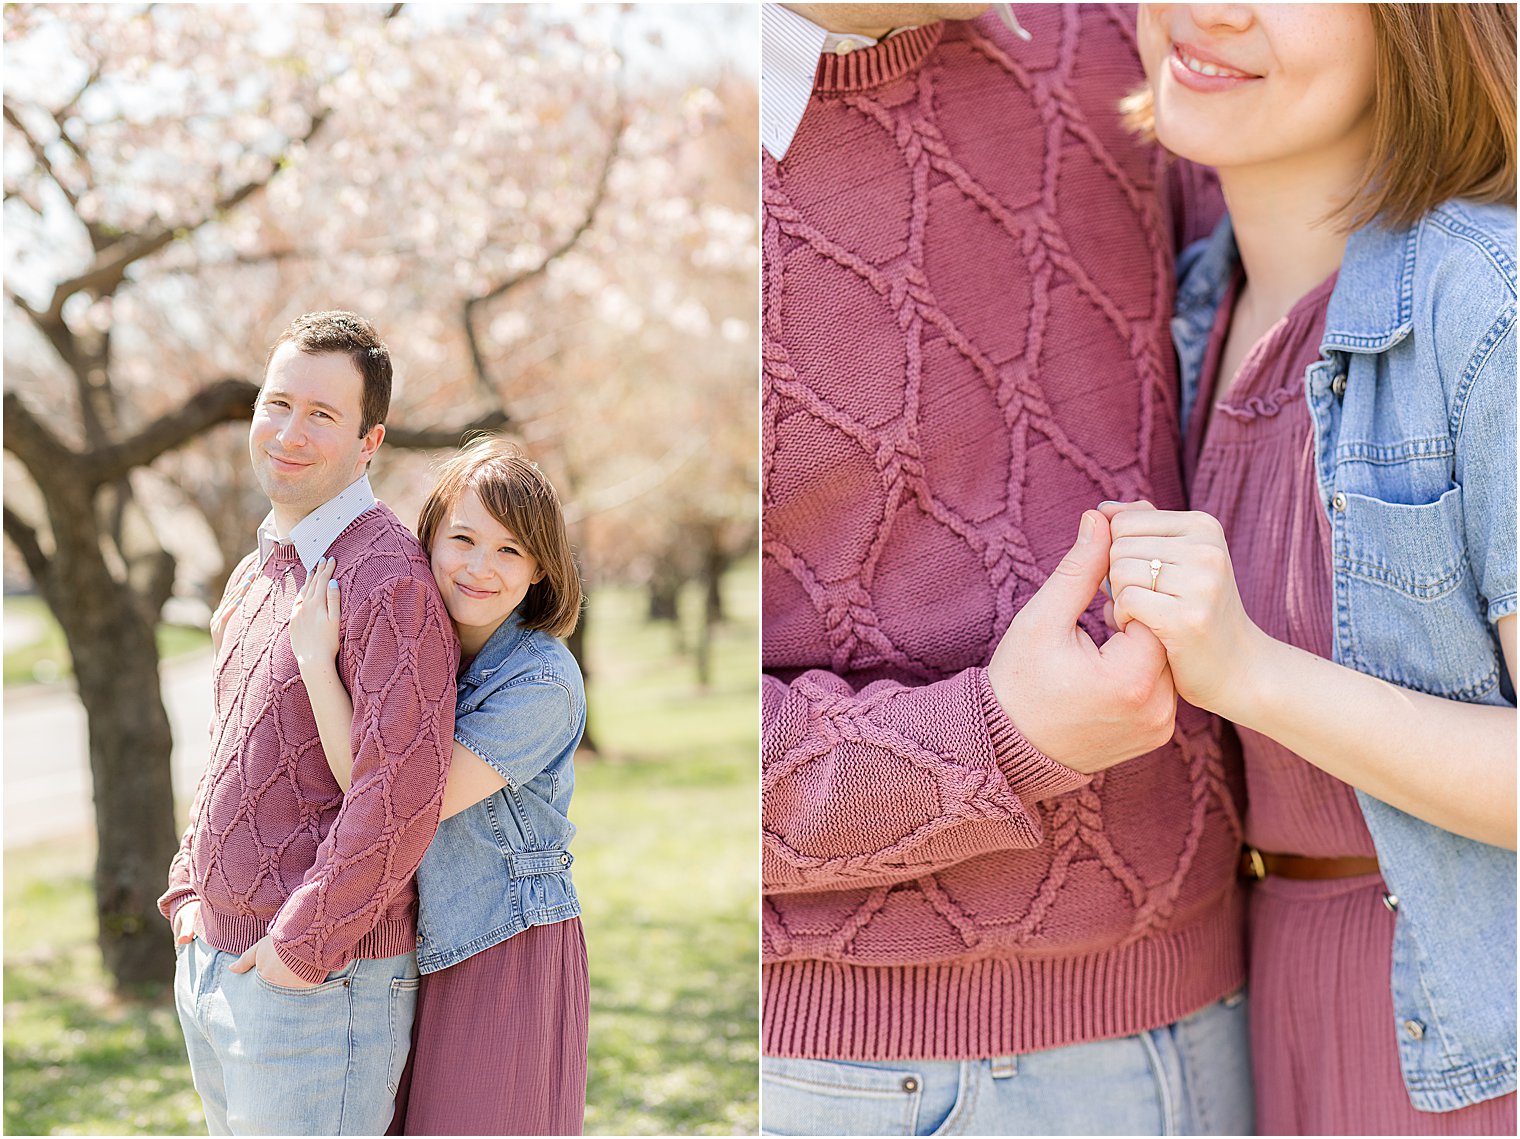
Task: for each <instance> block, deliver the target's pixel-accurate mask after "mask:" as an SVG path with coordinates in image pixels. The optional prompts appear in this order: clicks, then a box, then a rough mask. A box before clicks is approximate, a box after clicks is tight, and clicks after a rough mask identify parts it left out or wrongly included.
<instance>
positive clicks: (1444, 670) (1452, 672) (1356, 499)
mask: <svg viewBox="0 0 1520 1139" xmlns="http://www.w3.org/2000/svg"><path fill="white" fill-rule="evenodd" d="M1330 517H1331V529H1332V534H1333V542H1334V546H1333V550H1334V558H1335V572H1336V575H1337V577H1339V578H1340V579H1341V580H1342V581H1343V582H1344V590H1343V591H1337V594H1338V595H1337V597H1336V626H1337V630H1336V631H1337V635H1338V637H1339V638H1340V640H1341V650H1342V656H1341V659H1342V663H1344V664H1348V665H1350V666H1351V667H1352V668H1355V669H1356V670H1357V671H1358V672H1365V673H1368V674H1370V675H1373V676H1379V677H1381V678H1383V679H1384V680H1387V681H1390V682H1391V683H1393V684H1397V685H1400V686H1402V687H1405V688H1412V689H1415V690H1417V691H1420V692H1427V693H1430V694H1432V695H1435V696H1443V697H1447V698H1450V699H1456V700H1467V701H1473V700H1478V699H1481V697H1482V696H1483V695H1484V694H1486V693H1487V692H1489V691H1491V690H1492V689H1493V687H1494V686H1495V685H1496V684H1497V683H1498V681H1499V672H1498V656H1497V647H1496V645H1495V644H1494V641H1493V638H1492V637H1491V635H1490V634H1489V630H1488V624H1487V622H1486V620H1485V619H1484V616H1483V614H1482V612H1481V611H1480V609H1479V606H1478V596H1477V589H1476V586H1475V585H1474V582H1473V574H1472V567H1471V566H1470V565H1469V564H1468V561H1467V556H1466V554H1465V553H1464V550H1465V548H1466V543H1465V540H1464V533H1463V517H1462V488H1461V487H1459V486H1454V487H1451V488H1450V489H1449V490H1447V491H1446V492H1445V493H1444V494H1442V495H1441V496H1440V497H1439V498H1438V499H1436V501H1434V502H1428V503H1420V504H1415V505H1410V504H1407V503H1401V502H1384V501H1382V500H1381V499H1378V498H1373V497H1370V496H1368V495H1362V494H1354V493H1350V492H1345V491H1342V492H1338V493H1337V494H1336V495H1335V502H1334V504H1333V505H1332V508H1331V516H1330Z"/></svg>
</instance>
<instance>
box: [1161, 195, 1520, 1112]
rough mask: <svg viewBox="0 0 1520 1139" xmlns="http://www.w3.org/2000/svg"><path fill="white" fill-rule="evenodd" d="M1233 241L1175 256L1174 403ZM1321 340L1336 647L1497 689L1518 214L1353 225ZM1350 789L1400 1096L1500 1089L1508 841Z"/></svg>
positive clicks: (1309, 374) (1428, 1099) (1431, 677)
mask: <svg viewBox="0 0 1520 1139" xmlns="http://www.w3.org/2000/svg"><path fill="white" fill-rule="evenodd" d="M1237 260H1238V254H1237V252H1236V249H1235V240H1234V235H1233V234H1232V232H1231V230H1230V223H1229V220H1228V219H1226V220H1225V221H1223V222H1221V223H1220V226H1219V228H1218V229H1217V230H1216V231H1215V233H1214V235H1213V236H1212V237H1210V238H1208V239H1206V240H1205V241H1202V242H1199V243H1197V244H1196V245H1194V246H1192V247H1190V248H1189V249H1188V250H1187V251H1186V252H1185V253H1184V254H1183V257H1182V259H1181V260H1180V262H1179V265H1178V278H1179V281H1180V284H1179V286H1178V295H1177V309H1176V317H1175V319H1174V320H1173V322H1172V336H1173V339H1174V340H1175V342H1176V345H1177V356H1178V362H1179V365H1180V367H1181V370H1182V385H1183V409H1184V411H1183V414H1184V418H1186V417H1187V415H1188V414H1189V413H1190V411H1191V409H1192V406H1193V404H1194V403H1195V402H1196V401H1197V398H1198V389H1199V380H1200V376H1199V373H1200V371H1201V370H1202V367H1203V357H1204V351H1205V348H1206V346H1207V343H1208V338H1209V332H1210V329H1211V328H1212V327H1213V323H1214V315H1215V313H1216V311H1217V310H1218V306H1219V304H1220V302H1221V299H1222V297H1223V294H1224V291H1225V288H1226V286H1227V285H1228V283H1229V280H1230V276H1231V274H1232V272H1233V270H1234V266H1235V264H1236V262H1237ZM1320 353H1321V358H1320V359H1319V360H1318V361H1316V362H1315V363H1313V364H1311V365H1310V366H1309V367H1308V369H1307V370H1306V371H1305V375H1304V385H1305V394H1306V397H1307V399H1308V401H1309V411H1310V415H1311V417H1312V419H1313V422H1314V446H1315V457H1316V466H1317V469H1318V475H1319V487H1320V495H1321V501H1322V503H1323V505H1324V508H1325V512H1326V514H1327V516H1328V517H1329V519H1330V524H1331V533H1332V542H1333V547H1332V556H1333V575H1334V583H1333V597H1334V613H1335V660H1336V661H1338V662H1339V663H1341V664H1344V665H1347V666H1348V667H1350V668H1354V669H1356V670H1358V671H1359V672H1365V673H1369V674H1371V675H1373V676H1379V677H1382V678H1383V679H1385V680H1388V681H1391V682H1392V683H1394V684H1398V685H1401V686H1403V687H1405V688H1412V689H1415V690H1417V691H1420V692H1428V693H1432V694H1434V695H1436V696H1443V697H1448V698H1450V699H1454V700H1464V701H1467V702H1469V703H1474V704H1496V705H1508V706H1511V707H1513V706H1514V704H1515V692H1514V689H1513V687H1512V685H1511V684H1510V680H1509V675H1508V672H1507V671H1506V669H1505V665H1504V658H1503V655H1502V651H1501V649H1500V646H1499V639H1498V632H1497V630H1496V628H1495V622H1497V621H1498V620H1499V619H1500V618H1501V617H1504V616H1506V615H1507V614H1510V613H1514V612H1515V469H1516V468H1515V211H1514V210H1513V209H1511V208H1508V207H1503V206H1486V205H1474V204H1471V203H1466V202H1449V203H1447V204H1445V205H1443V206H1441V207H1439V208H1437V209H1435V210H1432V211H1431V212H1430V213H1428V214H1426V215H1425V217H1423V218H1422V219H1421V220H1420V221H1419V222H1418V223H1417V224H1416V225H1414V226H1412V227H1404V228H1397V229H1384V228H1375V227H1368V228H1365V229H1362V230H1359V231H1357V232H1356V233H1354V234H1352V236H1351V238H1350V240H1349V242H1348V243H1347V246H1346V255H1345V259H1344V261H1343V262H1342V264H1341V270H1340V275H1339V277H1338V278H1337V281H1336V284H1335V289H1334V291H1333V293H1332V295H1331V298H1330V304H1329V308H1328V310H1327V313H1326V318H1325V336H1324V340H1323V342H1322V343H1321V345H1320ZM1453 759H1454V762H1453V765H1452V776H1453V778H1457V779H1460V778H1461V757H1460V756H1455V757H1453ZM1357 798H1358V800H1359V801H1360V803H1361V807H1362V814H1363V816H1364V817H1365V818H1366V820H1367V827H1368V829H1369V830H1370V831H1371V832H1372V839H1373V842H1374V844H1375V845H1376V847H1377V852H1378V863H1379V866H1380V867H1381V869H1382V872H1383V878H1384V880H1385V881H1386V882H1387V883H1388V888H1389V890H1390V891H1391V892H1392V893H1393V894H1394V895H1395V896H1396V897H1397V899H1398V903H1397V905H1398V908H1397V911H1396V912H1397V915H1398V918H1397V924H1396V926H1395V932H1394V943H1393V984H1392V988H1393V1007H1394V1023H1392V1024H1390V1025H1389V1026H1388V1029H1389V1031H1390V1032H1395V1033H1397V1037H1398V1044H1399V1062H1400V1064H1401V1066H1402V1068H1403V1074H1404V1083H1405V1086H1406V1087H1407V1088H1408V1089H1409V1097H1410V1100H1411V1102H1412V1103H1413V1104H1414V1106H1415V1107H1416V1108H1418V1109H1419V1110H1421V1111H1451V1110H1454V1109H1456V1108H1459V1107H1465V1106H1467V1105H1468V1104H1473V1103H1478V1102H1480V1101H1482V1100H1485V1099H1490V1098H1492V1097H1494V1096H1498V1095H1503V1094H1504V1093H1506V1092H1511V1091H1514V1090H1515V854H1514V852H1513V851H1508V850H1502V849H1500V848H1499V847H1495V846H1489V845H1487V844H1486V843H1481V842H1474V841H1473V840H1471V839H1466V838H1461V837H1459V836H1457V835H1454V834H1452V833H1450V832H1449V831H1445V830H1442V829H1440V828H1439V827H1435V826H1432V825H1430V824H1429V823H1425V822H1422V821H1421V820H1419V819H1416V818H1414V817H1413V816H1411V815H1408V814H1405V813H1404V812H1403V811H1400V810H1397V809H1396V808H1394V807H1390V806H1389V805H1388V804H1386V803H1382V802H1379V801H1378V800H1376V799H1374V798H1372V797H1371V796H1369V795H1364V794H1362V793H1361V792H1360V791H1358V792H1357Z"/></svg>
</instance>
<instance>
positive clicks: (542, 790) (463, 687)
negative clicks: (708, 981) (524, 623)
mask: <svg viewBox="0 0 1520 1139" xmlns="http://www.w3.org/2000/svg"><path fill="white" fill-rule="evenodd" d="M457 689H458V703H457V706H456V714H455V718H454V739H455V740H456V742H458V743H459V745H460V746H461V747H463V748H465V749H467V750H468V751H470V752H471V753H473V754H474V755H475V756H478V757H479V758H480V759H481V760H482V761H484V762H485V763H488V764H490V765H491V767H492V768H494V769H495V770H496V772H497V773H498V774H499V775H500V776H501V777H502V778H503V779H505V780H506V786H505V787H503V788H502V789H501V790H500V791H498V792H496V793H495V794H494V795H489V796H487V797H486V798H485V799H482V800H481V801H480V802H479V803H476V804H475V805H474V806H472V807H469V808H467V809H466V810H463V811H461V812H459V814H457V815H455V816H453V817H452V818H448V819H445V820H443V822H442V823H440V824H439V826H438V833H437V835H436V836H435V837H434V839H433V843H432V845H431V846H430V847H428V851H427V854H426V855H425V856H424V857H423V860H422V865H421V866H420V867H418V869H417V890H418V898H419V907H418V920H417V931H418V936H417V967H418V968H419V969H420V970H421V971H422V972H424V973H431V972H436V971H437V970H439V969H443V968H446V967H447V966H449V965H453V964H455V963H457V962H459V961H462V960H464V959H465V958H466V957H469V956H471V955H472V954H475V953H479V952H480V951H481V950H483V949H489V948H490V947H491V946H493V945H496V944H497V943H498V942H501V941H504V940H506V939H507V938H509V937H512V936H514V935H515V934H518V933H521V932H522V931H523V930H525V929H527V928H528V927H530V926H535V925H550V924H553V923H554V922H560V921H565V920H567V919H569V918H573V917H576V916H578V915H579V914H580V912H581V909H580V902H579V900H578V899H577V897H576V894H575V886H574V884H573V882H572V881H571V875H570V867H571V864H572V863H573V862H574V858H573V857H572V855H571V854H570V849H569V847H570V841H571V839H572V838H574V836H575V827H574V825H573V824H572V823H571V822H570V818H569V810H570V798H571V795H572V794H573V792H574V790H575V767H574V757H575V749H576V748H577V746H579V744H580V740H581V735H582V734H583V733H584V731H585V728H586V697H585V689H584V686H583V684H582V681H581V674H580V669H579V667H578V666H577V665H576V663H575V658H574V657H573V656H572V655H571V654H570V650H569V649H567V648H566V647H565V646H564V645H563V644H562V643H561V642H560V641H558V640H556V639H555V638H554V637H551V636H549V635H548V634H547V633H544V632H542V631H541V630H534V629H524V628H522V627H521V625H519V624H518V621H517V617H516V615H515V614H514V615H513V616H512V617H509V618H508V619H507V620H506V621H505V622H504V623H503V624H502V626H501V628H499V629H498V630H497V631H496V632H495V633H494V634H492V636H491V639H490V640H489V641H488V642H487V643H486V645H485V647H484V648H483V649H481V651H480V653H479V654H478V655H477V656H476V657H475V659H474V660H473V661H472V662H471V663H470V666H469V667H468V668H467V669H465V671H464V674H463V675H462V676H460V678H459V683H458V686H457ZM454 762H456V763H461V762H474V761H473V760H466V758H465V757H463V756H461V755H460V754H459V753H458V752H457V751H456V753H455V759H454Z"/></svg>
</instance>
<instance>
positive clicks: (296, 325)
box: [264, 309, 391, 438]
mask: <svg viewBox="0 0 1520 1139" xmlns="http://www.w3.org/2000/svg"><path fill="white" fill-rule="evenodd" d="M287 342H290V343H294V344H295V346H296V347H297V348H298V349H299V350H300V351H301V352H303V353H305V354H306V355H308V356H320V355H322V354H324V353H327V352H332V353H335V354H340V355H345V356H347V357H348V358H349V359H350V360H352V361H353V362H354V367H355V368H357V369H358V370H359V375H360V376H361V377H363V379H364V394H363V397H362V403H361V409H362V413H361V419H360V424H359V436H360V438H363V437H364V436H365V435H368V434H369V432H370V429H371V428H372V427H374V426H375V424H377V423H384V422H385V417H386V416H387V415H389V414H390V410H391V353H390V349H389V348H387V347H386V346H385V341H383V340H381V339H380V334H379V333H378V332H376V331H375V326H374V325H373V324H371V323H370V322H369V321H367V320H365V319H364V318H363V317H362V316H360V315H359V314H358V313H354V312H344V311H343V310H341V309H338V310H335V311H333V312H308V313H305V314H304V315H302V316H298V317H296V318H295V319H294V320H293V321H291V322H290V325H289V327H287V328H286V329H285V331H284V332H282V333H280V335H279V337H278V339H276V340H275V342H274V343H273V344H271V345H270V346H269V355H267V356H265V357H264V369H265V371H268V370H269V361H270V360H272V359H274V354H275V352H276V351H277V350H278V349H279V347H280V345H282V344H285V343H287Z"/></svg>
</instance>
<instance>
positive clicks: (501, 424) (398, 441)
mask: <svg viewBox="0 0 1520 1139" xmlns="http://www.w3.org/2000/svg"><path fill="white" fill-rule="evenodd" d="M511 425H512V419H511V417H510V416H509V415H507V413H506V412H505V411H502V410H500V409H497V410H495V411H488V412H486V413H485V414H484V415H482V416H481V417H480V418H478V419H476V420H475V421H474V422H473V423H467V424H465V425H464V426H463V427H421V428H406V427H387V428H386V430H385V441H386V442H387V443H389V444H390V445H391V446H393V447H404V448H406V449H408V450H414V449H416V450H425V449H428V448H435V447H461V446H463V445H464V441H465V438H466V436H469V435H471V434H473V433H475V432H477V431H500V430H501V429H503V428H505V427H510V426H511Z"/></svg>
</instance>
